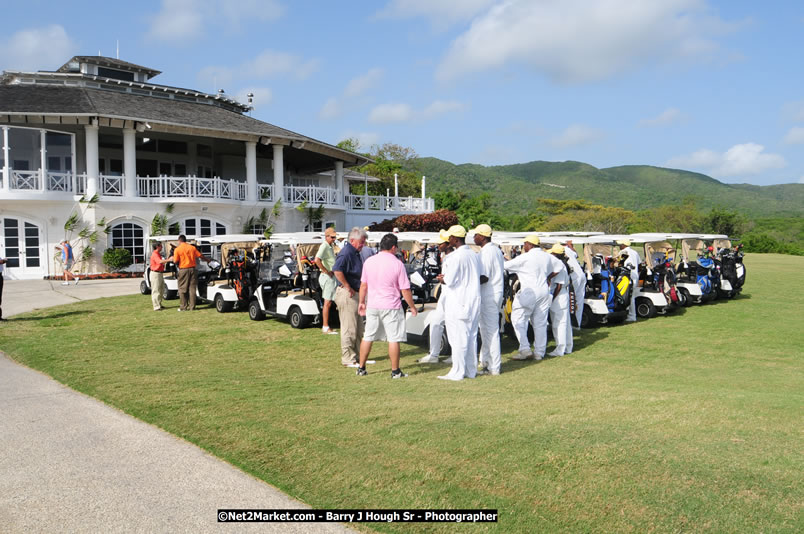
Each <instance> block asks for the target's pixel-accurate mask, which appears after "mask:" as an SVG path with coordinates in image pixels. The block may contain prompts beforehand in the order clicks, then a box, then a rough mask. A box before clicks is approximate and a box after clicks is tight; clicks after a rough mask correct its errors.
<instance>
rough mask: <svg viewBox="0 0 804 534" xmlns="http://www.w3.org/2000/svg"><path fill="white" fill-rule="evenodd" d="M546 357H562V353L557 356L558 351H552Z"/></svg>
mask: <svg viewBox="0 0 804 534" xmlns="http://www.w3.org/2000/svg"><path fill="white" fill-rule="evenodd" d="M547 355H548V356H550V357H551V358H559V357H561V356H563V355H564V353H563V352H562V353H560V354H559V352H558V351H555V350H554V351H553V352H550V353H548V354H547Z"/></svg>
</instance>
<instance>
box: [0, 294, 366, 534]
mask: <svg viewBox="0 0 804 534" xmlns="http://www.w3.org/2000/svg"><path fill="white" fill-rule="evenodd" d="M138 288H139V280H99V281H86V282H84V281H82V282H81V283H80V284H79V285H78V286H77V287H76V286H73V285H70V286H62V285H61V284H60V283H59V282H48V281H44V280H36V281H6V284H5V290H4V294H3V301H4V302H3V304H4V305H3V312H4V316H6V317H12V316H13V315H15V314H17V313H22V312H24V311H29V310H33V309H36V308H45V307H47V306H55V305H58V304H64V303H68V302H75V301H78V300H87V299H92V298H99V297H106V296H114V295H124V294H130V293H133V292H137V291H138ZM143 298H146V297H143ZM11 320H12V321H13V317H12V318H11ZM7 324H8V323H7ZM0 327H1V326H0ZM0 349H2V347H0ZM218 508H261V509H264V508H308V507H307V506H305V505H304V504H302V503H300V502H298V501H295V500H293V499H291V498H290V497H288V496H287V495H285V494H283V493H282V492H281V491H279V490H278V489H276V488H274V487H272V486H269V485H268V484H265V483H264V482H261V481H259V480H257V479H255V478H253V477H252V476H250V475H247V474H245V473H243V472H242V471H240V470H238V469H236V468H235V467H233V466H231V465H229V464H227V463H225V462H223V461H221V460H219V459H217V458H215V457H213V456H211V455H209V454H207V453H206V452H204V451H202V450H201V449H199V448H198V447H196V446H195V445H192V444H190V443H187V442H186V441H182V440H180V439H178V438H176V437H175V436H172V435H171V434H168V433H167V432H164V431H162V430H160V429H158V428H156V427H153V426H151V425H148V424H146V423H143V422H142V421H140V420H138V419H135V418H133V417H130V416H128V415H126V414H124V413H122V412H120V411H118V410H117V409H115V408H111V407H109V406H107V405H105V404H103V403H101V402H99V401H97V400H95V399H93V398H91V397H87V396H86V395H83V394H81V393H78V392H75V391H73V390H71V389H69V388H67V387H65V386H63V385H61V384H59V383H57V382H55V381H54V380H52V379H51V378H49V377H47V376H45V375H43V374H41V373H39V372H38V371H34V370H31V369H29V368H27V367H24V366H22V365H19V364H17V363H15V362H12V361H11V360H9V359H8V358H6V356H5V355H2V354H0V532H4V533H6V532H8V533H22V532H25V533H28V532H71V533H72V532H93V533H94V532H227V533H228V532H352V531H351V530H349V529H347V528H346V527H345V526H343V525H340V524H335V523H259V524H257V523H230V524H225V523H217V516H216V512H217V510H218Z"/></svg>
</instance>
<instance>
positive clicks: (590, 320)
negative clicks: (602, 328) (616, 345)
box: [581, 306, 595, 328]
mask: <svg viewBox="0 0 804 534" xmlns="http://www.w3.org/2000/svg"><path fill="white" fill-rule="evenodd" d="M593 324H595V316H594V315H593V314H592V308H590V307H589V306H584V307H583V312H581V328H591V327H592V325H593Z"/></svg>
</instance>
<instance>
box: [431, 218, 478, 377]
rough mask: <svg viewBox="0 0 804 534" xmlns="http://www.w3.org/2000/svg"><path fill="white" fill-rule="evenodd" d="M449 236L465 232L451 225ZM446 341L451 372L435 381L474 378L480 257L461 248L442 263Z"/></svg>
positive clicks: (462, 234)
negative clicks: (449, 353)
mask: <svg viewBox="0 0 804 534" xmlns="http://www.w3.org/2000/svg"><path fill="white" fill-rule="evenodd" d="M448 232H449V233H450V235H451V236H455V237H465V236H466V230H465V229H464V228H463V227H461V226H457V227H456V226H453V227H452V228H450V229H449V230H448ZM443 273H444V283H443V286H442V293H441V298H442V299H444V315H445V321H444V322H445V326H446V330H447V339H448V340H449V344H450V346H451V347H452V369H450V371H449V373H447V374H446V375H444V376H439V377H438V378H441V379H444V380H463V379H464V378H475V376H476V375H477V328H478V320H479V312H480V275H481V273H482V266H481V264H480V257H479V256H478V255H477V254H476V253H475V252H474V251H473V250H472V249H471V248H470V247H469V246H468V245H463V246H460V247H458V248H457V249H455V251H454V252H451V253H450V254H449V255H448V256H447V257H446V258H445V259H444V263H443Z"/></svg>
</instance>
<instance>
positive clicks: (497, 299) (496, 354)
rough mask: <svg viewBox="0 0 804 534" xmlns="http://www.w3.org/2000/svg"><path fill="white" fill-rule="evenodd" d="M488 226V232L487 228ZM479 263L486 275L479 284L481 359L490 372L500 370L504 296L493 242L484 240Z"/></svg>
mask: <svg viewBox="0 0 804 534" xmlns="http://www.w3.org/2000/svg"><path fill="white" fill-rule="evenodd" d="M490 230H491V229H490V228H489V233H491V232H490ZM480 263H481V264H482V266H483V272H484V274H485V276H486V277H487V278H488V281H487V282H486V283H485V284H481V285H480V321H479V325H478V329H479V332H480V339H481V341H482V345H481V347H480V358H479V361H480V363H482V364H483V366H484V367H485V368H486V369H488V370H489V371H490V372H491V373H492V374H499V373H500V367H501V366H502V355H501V353H500V308H501V307H502V300H503V270H504V265H505V258H504V257H503V253H502V250H500V247H498V246H497V245H495V244H494V243H486V244H485V245H483V248H481V249H480Z"/></svg>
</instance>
